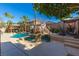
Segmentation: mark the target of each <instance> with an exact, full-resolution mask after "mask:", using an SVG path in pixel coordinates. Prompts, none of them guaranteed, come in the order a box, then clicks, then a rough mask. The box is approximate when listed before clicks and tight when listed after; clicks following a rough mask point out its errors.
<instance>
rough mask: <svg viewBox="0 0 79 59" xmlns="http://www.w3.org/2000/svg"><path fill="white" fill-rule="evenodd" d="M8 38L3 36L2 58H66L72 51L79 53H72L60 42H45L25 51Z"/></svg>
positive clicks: (22, 46)
mask: <svg viewBox="0 0 79 59" xmlns="http://www.w3.org/2000/svg"><path fill="white" fill-rule="evenodd" d="M8 36H10V34H2V35H1V55H2V56H66V55H67V53H72V51H74V52H75V54H76V55H78V52H77V51H79V50H77V51H75V49H72V51H71V48H70V47H69V48H68V47H64V44H63V43H61V42H58V41H52V42H43V43H42V44H40V45H38V46H36V47H34V48H33V49H31V50H25V49H24V47H25V46H24V45H22V44H20V43H16V42H15V43H12V42H11V39H10V38H9V37H8ZM70 51H71V52H70ZM74 52H73V53H74ZM76 52H77V53H76Z"/></svg>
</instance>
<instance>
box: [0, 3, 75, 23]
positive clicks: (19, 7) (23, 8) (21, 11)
mask: <svg viewBox="0 0 79 59" xmlns="http://www.w3.org/2000/svg"><path fill="white" fill-rule="evenodd" d="M5 12H9V13H11V14H12V15H13V16H14V19H12V21H13V22H15V23H16V22H19V21H20V20H21V19H20V17H22V16H28V17H29V19H30V21H31V20H34V19H35V17H34V14H35V13H34V10H33V4H32V3H9V4H8V3H7V4H5V3H4V4H3V3H2V4H1V3H0V18H1V19H2V20H3V21H4V22H7V21H8V18H7V17H5V16H4V13H5ZM72 16H74V17H76V16H77V15H76V13H73V14H72ZM36 18H37V19H39V20H41V21H43V22H45V21H49V18H48V17H47V16H45V15H43V14H40V13H38V12H37V13H36ZM50 21H51V22H54V23H58V22H60V20H59V19H56V18H55V17H52V18H51V19H50Z"/></svg>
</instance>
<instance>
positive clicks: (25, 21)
mask: <svg viewBox="0 0 79 59" xmlns="http://www.w3.org/2000/svg"><path fill="white" fill-rule="evenodd" d="M21 19H22V22H23V24H24V29H25V32H26V23H28V20H29V18H28V16H22V17H21Z"/></svg>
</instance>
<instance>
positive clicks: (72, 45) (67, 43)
mask: <svg viewBox="0 0 79 59" xmlns="http://www.w3.org/2000/svg"><path fill="white" fill-rule="evenodd" d="M64 45H66V46H70V47H73V48H77V49H79V44H73V43H70V42H65V43H64Z"/></svg>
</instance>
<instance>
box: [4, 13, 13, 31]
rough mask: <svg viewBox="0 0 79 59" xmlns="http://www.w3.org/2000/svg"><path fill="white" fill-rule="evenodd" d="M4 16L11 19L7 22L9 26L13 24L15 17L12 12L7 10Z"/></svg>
mask: <svg viewBox="0 0 79 59" xmlns="http://www.w3.org/2000/svg"><path fill="white" fill-rule="evenodd" d="M4 16H6V17H7V18H9V20H8V22H7V26H8V25H10V24H11V25H12V23H13V22H12V21H11V20H12V19H13V18H14V16H13V15H12V14H10V13H9V12H5V13H4ZM11 32H12V30H11Z"/></svg>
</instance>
